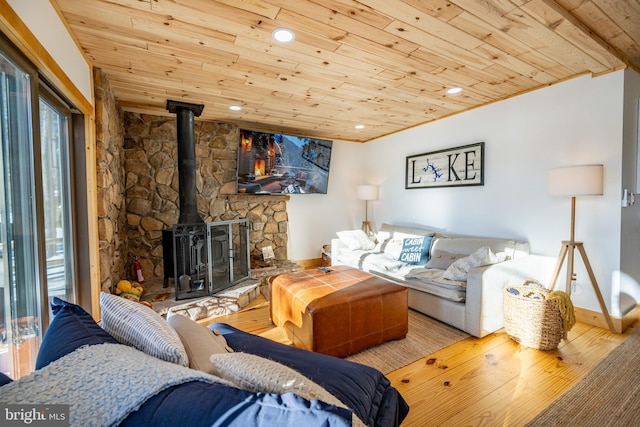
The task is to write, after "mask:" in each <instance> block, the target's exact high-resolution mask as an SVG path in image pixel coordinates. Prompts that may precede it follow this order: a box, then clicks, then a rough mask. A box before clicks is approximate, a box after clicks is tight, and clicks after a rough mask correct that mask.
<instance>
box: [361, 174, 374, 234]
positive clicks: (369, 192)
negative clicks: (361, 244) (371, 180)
mask: <svg viewBox="0 0 640 427" xmlns="http://www.w3.org/2000/svg"><path fill="white" fill-rule="evenodd" d="M357 193H358V199H360V200H364V221H362V231H364V232H365V233H366V234H367V236H372V235H373V234H374V233H375V227H374V226H373V224H371V222H369V200H377V199H378V186H377V185H359V186H358V188H357Z"/></svg>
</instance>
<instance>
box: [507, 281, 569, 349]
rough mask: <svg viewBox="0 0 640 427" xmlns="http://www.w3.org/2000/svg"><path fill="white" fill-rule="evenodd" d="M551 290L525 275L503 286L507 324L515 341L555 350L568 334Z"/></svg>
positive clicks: (528, 345)
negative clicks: (510, 285) (522, 279)
mask: <svg viewBox="0 0 640 427" xmlns="http://www.w3.org/2000/svg"><path fill="white" fill-rule="evenodd" d="M547 295H549V290H548V289H545V288H544V286H542V285H541V284H540V282H538V281H536V280H533V279H526V280H524V281H523V282H522V284H521V285H520V286H512V287H507V288H505V289H504V328H505V330H506V332H507V335H509V337H510V338H511V339H513V340H514V341H516V342H518V343H520V344H522V345H524V346H527V347H532V348H537V349H538V350H554V349H556V348H557V347H558V344H559V343H560V341H561V340H562V338H563V337H564V336H565V332H564V327H563V324H562V315H561V313H560V309H559V308H558V303H557V302H556V301H555V300H548V299H547Z"/></svg>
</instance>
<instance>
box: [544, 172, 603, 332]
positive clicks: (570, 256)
mask: <svg viewBox="0 0 640 427" xmlns="http://www.w3.org/2000/svg"><path fill="white" fill-rule="evenodd" d="M602 175H603V167H602V165H582V166H569V167H563V168H556V169H551V170H549V194H550V195H552V196H571V238H570V240H564V241H563V242H562V246H561V247H560V254H559V255H558V260H557V261H556V266H555V268H554V269H553V274H552V275H551V283H550V288H551V289H553V288H554V287H555V285H556V281H557V280H558V275H559V274H560V269H561V268H562V264H563V263H564V260H565V258H566V259H567V282H566V292H567V294H569V295H571V281H572V280H575V272H574V269H573V267H574V259H575V256H574V255H575V250H576V249H577V250H578V253H579V254H580V256H581V257H582V261H583V262H584V266H585V268H586V270H587V274H588V275H589V279H590V280H591V285H592V286H593V290H594V291H595V294H596V297H597V298H598V303H599V304H600V308H601V309H602V313H603V314H604V317H605V319H606V321H607V325H608V326H609V329H610V330H611V331H612V332H614V327H613V322H612V321H611V316H609V311H608V310H607V305H606V304H605V303H604V299H603V298H602V293H601V292H600V288H599V287H598V282H597V281H596V277H595V275H594V274H593V269H592V268H591V263H590V262H589V258H588V257H587V253H586V251H585V250H584V245H583V244H582V242H576V241H575V224H576V196H597V195H602V193H603V182H602Z"/></svg>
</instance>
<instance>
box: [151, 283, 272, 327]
mask: <svg viewBox="0 0 640 427" xmlns="http://www.w3.org/2000/svg"><path fill="white" fill-rule="evenodd" d="M156 282H157V283H156ZM145 285H146V286H147V287H145V290H144V292H143V294H142V298H141V299H142V301H147V302H150V303H151V305H153V309H154V310H155V311H156V313H158V314H160V315H162V316H166V315H167V314H168V313H169V312H171V313H174V314H183V315H185V316H187V317H189V318H191V319H192V320H201V319H206V318H210V317H219V316H224V315H226V314H230V313H237V312H238V311H240V310H242V309H243V308H245V307H246V306H247V305H249V303H251V301H253V300H254V299H256V298H257V297H258V296H259V295H260V281H259V280H256V279H247V280H245V281H243V282H241V283H238V284H236V285H234V286H232V287H230V288H227V289H225V290H223V291H221V292H219V293H217V294H215V295H211V296H207V297H202V298H194V299H191V300H187V301H184V300H181V301H176V299H175V289H174V288H173V287H167V288H163V287H162V281H161V280H154V281H153V282H152V283H147V282H145ZM164 295H167V297H166V298H165V299H163V300H162V301H154V299H157V298H158V297H159V296H164Z"/></svg>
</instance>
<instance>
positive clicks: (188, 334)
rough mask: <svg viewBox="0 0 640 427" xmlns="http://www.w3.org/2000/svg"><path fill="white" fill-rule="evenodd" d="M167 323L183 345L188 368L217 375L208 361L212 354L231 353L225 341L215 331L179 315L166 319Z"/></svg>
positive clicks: (231, 350)
mask: <svg viewBox="0 0 640 427" xmlns="http://www.w3.org/2000/svg"><path fill="white" fill-rule="evenodd" d="M167 323H169V325H170V326H171V327H172V328H173V329H175V330H176V332H177V333H178V335H179V336H180V341H182V345H184V349H185V351H186V352H187V357H188V358H189V367H190V368H191V369H197V370H198V371H203V372H206V373H208V374H212V375H218V372H217V371H216V370H215V368H214V366H213V365H212V364H211V362H210V361H209V356H211V355H212V354H214V353H232V352H233V349H232V348H231V347H229V346H228V345H227V340H226V339H225V338H224V337H223V336H222V335H220V332H218V333H217V334H216V331H212V330H211V329H209V328H207V327H206V326H203V325H200V324H199V323H196V322H194V321H193V320H191V319H189V318H188V317H187V316H183V315H181V314H174V315H173V316H169V317H168V318H167Z"/></svg>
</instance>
